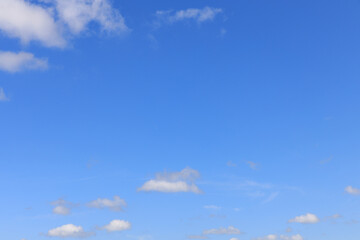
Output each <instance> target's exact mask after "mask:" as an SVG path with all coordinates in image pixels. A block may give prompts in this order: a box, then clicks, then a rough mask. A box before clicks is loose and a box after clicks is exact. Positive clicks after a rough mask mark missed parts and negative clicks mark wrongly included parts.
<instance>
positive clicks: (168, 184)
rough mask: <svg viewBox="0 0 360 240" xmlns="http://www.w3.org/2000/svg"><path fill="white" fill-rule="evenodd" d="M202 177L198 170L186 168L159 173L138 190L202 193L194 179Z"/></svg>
mask: <svg viewBox="0 0 360 240" xmlns="http://www.w3.org/2000/svg"><path fill="white" fill-rule="evenodd" d="M199 177H200V174H199V172H198V171H196V170H194V169H191V168H185V169H183V170H182V171H180V172H172V173H167V172H165V173H158V174H156V177H155V179H151V180H149V181H147V182H145V183H144V184H143V186H142V187H140V188H138V191H145V192H150V191H156V192H164V193H174V192H192V193H197V194H199V193H201V190H200V189H199V188H198V187H197V186H196V185H195V183H194V181H195V180H196V179H197V178H199Z"/></svg>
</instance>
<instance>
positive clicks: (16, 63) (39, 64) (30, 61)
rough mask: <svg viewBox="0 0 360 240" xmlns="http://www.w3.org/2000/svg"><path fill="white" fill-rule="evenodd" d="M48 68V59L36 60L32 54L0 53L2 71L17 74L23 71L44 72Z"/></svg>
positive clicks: (0, 68)
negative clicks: (37, 70)
mask: <svg viewBox="0 0 360 240" xmlns="http://www.w3.org/2000/svg"><path fill="white" fill-rule="evenodd" d="M47 67H48V64H47V60H46V59H39V58H36V57H35V56H34V55H33V54H32V53H28V52H19V53H14V52H2V51H0V70H3V71H7V72H11V73H15V72H19V71H23V70H36V69H39V70H43V69H46V68H47Z"/></svg>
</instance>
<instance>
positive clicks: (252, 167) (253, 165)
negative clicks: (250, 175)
mask: <svg viewBox="0 0 360 240" xmlns="http://www.w3.org/2000/svg"><path fill="white" fill-rule="evenodd" d="M246 164H247V165H248V166H249V167H250V168H251V169H253V170H256V169H257V168H258V167H259V164H257V163H254V162H251V161H247V162H246Z"/></svg>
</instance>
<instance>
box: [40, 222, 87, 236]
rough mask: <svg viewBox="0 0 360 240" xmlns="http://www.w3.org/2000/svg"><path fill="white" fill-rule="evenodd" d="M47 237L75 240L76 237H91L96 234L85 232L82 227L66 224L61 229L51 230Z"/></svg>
mask: <svg viewBox="0 0 360 240" xmlns="http://www.w3.org/2000/svg"><path fill="white" fill-rule="evenodd" d="M47 235H48V236H49V237H61V238H74V237H89V236H92V235H94V233H93V232H85V231H84V229H83V228H82V227H81V226H75V225H73V224H66V225H63V226H61V227H57V228H54V229H51V230H49V231H48V233H47Z"/></svg>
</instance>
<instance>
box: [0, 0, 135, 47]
mask: <svg viewBox="0 0 360 240" xmlns="http://www.w3.org/2000/svg"><path fill="white" fill-rule="evenodd" d="M39 2H43V3H42V4H40V3H39ZM44 2H45V3H46V4H44ZM91 22H96V23H98V24H99V26H100V28H101V30H102V31H107V32H116V33H121V32H126V31H128V30H129V29H128V27H127V26H126V24H125V20H124V18H123V16H122V15H121V14H120V13H119V11H118V10H116V9H114V8H113V7H112V6H111V5H110V3H109V1H108V0H39V1H38V2H36V1H35V2H34V1H26V0H1V1H0V32H2V33H4V34H5V35H7V36H8V37H11V38H19V39H20V40H21V42H22V43H28V42H30V41H38V42H40V43H42V44H43V45H44V46H46V47H65V46H66V44H67V41H66V39H65V37H64V36H65V35H66V34H67V32H70V33H72V34H74V35H76V34H79V33H81V32H83V31H85V30H86V29H87V27H88V25H89V23H91Z"/></svg>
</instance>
